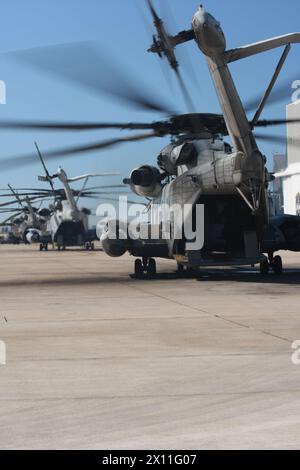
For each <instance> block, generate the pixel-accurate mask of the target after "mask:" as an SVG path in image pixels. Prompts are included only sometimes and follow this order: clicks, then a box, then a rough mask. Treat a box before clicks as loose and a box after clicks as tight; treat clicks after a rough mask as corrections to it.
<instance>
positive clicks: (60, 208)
mask: <svg viewBox="0 0 300 470" xmlns="http://www.w3.org/2000/svg"><path fill="white" fill-rule="evenodd" d="M35 145H36V149H37V152H38V155H39V158H40V160H41V163H42V165H43V168H44V171H45V176H39V177H38V179H39V180H40V181H45V182H48V183H49V184H50V186H51V192H52V194H53V196H54V203H53V204H51V205H50V206H49V208H50V211H51V215H50V217H49V218H48V221H47V231H48V232H49V233H50V237H51V241H52V243H55V244H56V246H57V249H58V250H65V248H66V247H67V246H84V247H85V249H86V250H94V240H96V239H97V236H96V230H90V229H89V227H88V216H89V215H90V210H89V209H79V207H78V201H79V199H80V198H82V197H90V198H92V197H96V196H97V195H99V194H101V193H99V192H97V191H94V189H95V188H92V190H90V189H89V188H86V184H87V182H88V180H89V178H92V177H97V176H118V175H119V173H93V174H92V173H91V174H85V175H81V176H77V177H75V178H68V176H67V174H66V172H65V171H64V170H63V169H62V168H61V167H59V168H58V171H57V173H56V174H54V175H52V176H51V175H50V174H49V172H48V169H47V167H46V165H45V162H44V160H43V157H42V155H41V152H40V150H39V147H38V145H37V144H35ZM55 178H58V179H59V180H60V182H61V183H62V185H63V188H64V189H63V190H62V191H61V190H58V191H57V190H55V189H54V185H53V180H54V179H55ZM82 180H83V181H84V184H83V187H82V189H81V190H76V191H75V190H73V189H71V187H70V183H72V182H76V181H82ZM119 187H122V186H121V185H119ZM96 189H101V187H99V186H98V187H97V188H96ZM112 191H113V190H112ZM51 192H50V193H51ZM102 195H103V193H102ZM43 249H45V250H47V242H44V243H42V245H41V250H43Z"/></svg>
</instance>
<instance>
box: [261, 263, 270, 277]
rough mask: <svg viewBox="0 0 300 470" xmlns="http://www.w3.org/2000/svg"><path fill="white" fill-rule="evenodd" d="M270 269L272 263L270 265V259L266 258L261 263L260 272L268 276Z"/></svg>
mask: <svg viewBox="0 0 300 470" xmlns="http://www.w3.org/2000/svg"><path fill="white" fill-rule="evenodd" d="M269 269H270V265H269V262H268V260H265V261H263V262H262V263H260V273H261V274H262V275H263V276H266V275H267V274H268V273H269Z"/></svg>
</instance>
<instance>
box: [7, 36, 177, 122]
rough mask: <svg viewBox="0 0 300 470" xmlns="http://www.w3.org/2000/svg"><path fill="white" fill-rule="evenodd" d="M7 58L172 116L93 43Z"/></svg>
mask: <svg viewBox="0 0 300 470" xmlns="http://www.w3.org/2000/svg"><path fill="white" fill-rule="evenodd" d="M8 56H9V57H11V58H13V59H17V60H19V61H21V62H24V63H27V64H29V65H31V66H33V67H35V68H38V69H41V70H42V71H44V72H47V73H50V74H52V75H55V76H59V77H60V78H64V79H66V80H68V81H71V82H73V83H76V84H77V85H80V86H82V87H84V88H87V89H88V90H90V91H93V92H96V93H97V94H99V93H100V94H101V95H103V93H106V94H109V95H111V96H113V97H115V98H118V99H121V100H122V101H126V102H127V103H129V104H130V105H133V106H134V107H138V108H140V109H144V110H148V111H156V112H162V113H164V114H168V115H169V114H173V112H172V111H171V109H170V108H169V107H168V106H167V105H166V103H164V100H163V99H161V98H158V97H154V96H153V93H150V92H149V91H147V90H146V87H145V86H141V84H139V83H138V82H137V80H136V77H135V78H134V77H133V76H131V77H130V76H129V75H127V74H126V73H125V72H124V70H123V69H121V67H120V68H119V67H117V65H116V62H118V60H115V61H114V62H112V61H109V60H108V54H104V53H101V51H100V48H99V47H96V43H95V42H92V41H87V42H77V43H71V44H60V45H55V46H48V47H41V48H35V49H30V50H23V51H18V52H12V53H9V55H8Z"/></svg>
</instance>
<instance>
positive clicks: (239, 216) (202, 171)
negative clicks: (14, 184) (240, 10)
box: [0, 0, 300, 277]
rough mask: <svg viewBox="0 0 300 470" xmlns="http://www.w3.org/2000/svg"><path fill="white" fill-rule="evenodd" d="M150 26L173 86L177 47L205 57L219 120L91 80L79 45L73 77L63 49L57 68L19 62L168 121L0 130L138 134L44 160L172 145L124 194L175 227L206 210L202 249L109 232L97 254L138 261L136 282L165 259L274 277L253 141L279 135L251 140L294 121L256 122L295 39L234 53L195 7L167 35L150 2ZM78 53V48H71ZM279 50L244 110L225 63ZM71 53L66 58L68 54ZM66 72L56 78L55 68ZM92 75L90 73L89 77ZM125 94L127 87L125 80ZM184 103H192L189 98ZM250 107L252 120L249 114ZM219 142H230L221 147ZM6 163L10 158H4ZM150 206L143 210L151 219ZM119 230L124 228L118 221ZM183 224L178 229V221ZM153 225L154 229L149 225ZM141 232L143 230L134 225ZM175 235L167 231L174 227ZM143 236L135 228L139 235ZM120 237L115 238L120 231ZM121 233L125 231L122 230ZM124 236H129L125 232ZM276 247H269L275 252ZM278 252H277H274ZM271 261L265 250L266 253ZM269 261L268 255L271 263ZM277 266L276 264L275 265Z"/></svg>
mask: <svg viewBox="0 0 300 470" xmlns="http://www.w3.org/2000/svg"><path fill="white" fill-rule="evenodd" d="M147 3H148V7H149V9H150V12H151V15H152V17H153V20H154V26H155V28H156V34H155V35H154V37H153V39H154V40H153V44H152V45H151V47H150V49H149V51H150V52H152V53H156V54H157V55H158V56H159V57H160V58H162V59H167V61H168V63H169V65H170V66H171V68H172V69H173V70H174V72H175V74H176V77H177V78H178V80H179V84H180V86H181V88H182V91H183V92H184V96H185V97H186V98H188V97H187V90H186V88H185V87H184V88H183V80H182V77H181V74H180V71H179V63H178V61H177V59H176V53H175V49H176V47H177V46H178V45H180V44H184V43H186V42H188V41H194V42H195V43H196V45H197V46H198V48H199V49H200V51H201V53H202V54H203V56H204V57H205V59H206V62H207V64H208V69H209V72H210V75H211V78H212V81H213V83H214V85H215V89H216V92H217V96H218V98H219V102H220V106H221V109H222V114H212V113H195V112H190V113H186V114H174V113H173V112H172V111H170V109H168V108H167V107H166V106H164V105H162V104H161V103H157V101H156V102H155V101H153V100H152V99H150V98H147V97H145V96H143V95H141V94H140V93H139V92H138V91H137V90H133V89H132V88H133V87H132V86H131V88H130V89H127V90H125V91H124V90H123V91H122V90H120V88H115V89H114V87H113V85H112V84H111V83H110V84H109V85H108V84H107V83H105V84H104V85H103V84H101V77H98V76H94V77H92V78H91V76H90V75H89V70H88V67H89V64H93V65H94V64H95V62H96V60H95V56H94V57H92V55H91V50H90V48H89V47H88V46H87V45H86V44H85V45H83V46H82V47H81V58H82V57H84V60H85V62H84V66H81V69H80V73H79V74H78V75H77V76H75V75H76V74H75V73H74V70H73V71H72V70H71V67H67V66H66V63H65V62H66V61H67V60H70V58H73V57H74V55H73V54H71V53H70V54H66V46H64V47H63V48H61V49H60V50H56V53H55V54H54V60H52V61H50V62H47V58H46V57H45V54H44V52H43V51H35V52H34V51H33V52H32V51H31V52H30V54H29V55H28V54H27V55H26V54H25V55H26V58H25V60H27V61H28V62H29V63H30V64H31V65H34V66H38V67H40V68H42V69H45V70H47V71H48V72H50V73H54V74H60V73H61V74H62V75H63V76H64V78H67V79H69V80H70V79H71V80H72V81H78V82H79V83H80V84H83V85H85V86H86V87H88V88H89V89H91V88H93V89H94V90H96V91H101V92H103V91H105V92H108V93H110V94H114V95H115V96H117V97H118V98H122V99H124V100H126V101H131V102H132V103H134V104H138V105H139V106H141V107H143V109H148V110H152V111H153V110H156V111H158V112H163V113H165V114H167V115H169V118H168V119H166V120H160V121H155V122H150V123H55V122H52V123H47V122H32V123H30V122H21V121H19V122H17V121H15V122H12V121H7V122H3V121H2V122H0V126H1V127H2V128H4V129H27V130H31V129H35V130H52V131H53V130H55V131H84V130H97V129H120V130H125V129H127V130H140V131H141V130H145V131H147V132H145V133H140V134H137V135H129V136H125V137H120V138H115V139H108V140H106V141H101V142H95V143H92V144H86V145H81V146H76V147H74V146H73V147H71V148H62V149H58V150H50V151H48V152H47V153H46V154H45V156H46V157H47V158H49V159H51V158H57V156H59V155H60V156H69V155H74V154H83V153H86V152H90V151H94V150H101V149H105V148H109V147H112V146H115V145H120V144H123V143H128V142H137V141H144V140H147V139H152V138H158V137H165V136H170V137H171V143H170V144H169V145H168V146H166V147H165V148H164V149H163V150H162V151H161V152H160V153H159V155H158V158H157V167H152V166H149V165H147V164H146V165H142V166H140V167H138V168H136V169H134V170H133V171H132V172H131V174H130V176H129V177H128V178H125V180H124V183H126V184H127V185H128V186H129V187H130V188H131V190H132V191H133V192H134V193H135V194H137V195H139V196H143V197H147V198H149V199H150V201H151V204H153V205H154V204H157V205H168V206H171V207H173V206H177V211H178V212H175V214H173V222H174V221H175V222H176V221H178V220H181V217H180V216H179V215H181V214H180V210H181V209H182V207H183V206H185V205H190V206H191V207H192V210H191V214H189V216H190V215H191V218H192V223H193V222H194V221H195V220H194V219H195V215H196V210H197V206H199V205H203V206H204V223H203V224H202V226H201V227H200V230H202V229H203V227H204V239H205V243H204V245H203V247H201V248H200V249H187V246H188V244H189V243H188V240H187V239H185V238H182V237H179V238H177V237H176V236H175V231H174V230H173V232H172V230H171V232H172V234H171V236H169V234H170V232H169V231H168V230H167V231H166V233H165V232H164V227H163V225H164V224H162V226H160V227H159V231H160V236H159V239H155V240H154V239H151V238H150V239H149V238H148V239H143V238H140V239H131V238H130V237H128V236H127V235H128V234H127V233H125V237H123V236H122V237H120V236H118V235H120V233H119V234H117V237H116V236H115V235H116V234H115V233H112V232H111V230H110V227H109V226H107V229H106V230H105V231H104V233H103V234H102V236H101V242H102V246H103V248H104V250H105V251H106V253H107V254H108V255H110V256H121V255H123V254H124V253H125V252H126V251H128V252H129V253H130V254H132V255H133V256H134V257H136V258H138V259H136V261H135V276H136V277H141V276H143V275H144V274H148V275H151V276H154V275H155V272H156V264H155V258H156V257H163V258H171V259H174V260H176V261H177V264H178V267H179V269H180V270H181V269H183V268H185V267H188V268H192V269H198V268H200V267H202V266H226V265H228V266H234V265H256V264H260V270H261V272H262V273H265V271H266V268H268V269H269V267H272V268H273V270H274V271H275V272H276V271H277V272H279V271H280V269H279V268H280V263H279V262H277V263H278V265H276V264H274V261H273V260H272V259H268V257H267V256H266V255H265V253H266V250H265V248H264V246H263V242H264V234H265V231H266V229H267V227H268V226H269V224H270V219H269V214H268V202H267V188H268V185H269V183H270V182H271V181H272V179H273V175H272V174H271V173H269V172H268V170H267V168H266V157H265V156H264V155H263V154H262V153H261V151H260V150H259V147H258V145H257V141H258V140H265V141H267V140H269V141H273V142H279V137H278V136H270V135H266V134H258V133H254V129H255V128H257V127H268V126H278V125H282V124H285V123H287V122H294V123H298V122H299V120H287V119H273V120H270V119H269V120H266V119H260V118H261V115H262V112H263V110H264V108H265V106H266V105H267V104H268V102H269V103H270V101H271V99H270V95H271V93H272V91H273V88H274V86H275V84H276V82H277V79H278V77H279V74H280V72H281V70H282V68H283V65H284V63H285V60H286V58H287V56H288V53H289V51H290V49H291V44H292V43H299V42H300V33H292V34H287V35H284V36H280V37H276V38H271V39H268V40H265V41H261V42H257V43H254V44H250V45H247V46H243V47H240V48H235V49H231V50H227V48H226V38H225V34H224V32H223V30H222V28H221V25H220V23H219V22H218V21H217V20H216V19H215V18H214V17H213V16H212V15H211V14H210V13H207V12H206V11H205V9H204V7H203V5H200V7H199V8H198V10H197V11H196V13H195V14H194V16H193V20H192V27H191V28H190V29H188V30H185V31H181V32H180V33H178V34H177V35H175V36H171V35H170V34H169V33H168V32H167V31H166V28H165V26H164V23H163V21H162V20H161V19H160V18H159V16H158V14H157V13H156V10H155V9H154V6H153V4H152V1H151V0H148V1H147ZM75 47H77V48H79V45H78V44H77V45H76V46H75ZM278 47H284V51H283V53H282V55H281V57H280V60H279V62H278V65H277V67H276V70H275V72H274V74H273V76H272V79H271V81H270V83H269V86H268V87H267V89H266V91H265V93H264V95H263V97H262V98H261V99H260V102H259V104H258V107H257V108H255V107H253V104H252V108H251V106H248V107H246V106H243V104H242V102H241V99H240V97H239V95H238V92H237V90H236V87H235V84H234V81H233V78H232V75H231V72H230V70H229V67H228V65H229V64H230V63H232V62H234V61H238V60H241V59H244V58H247V57H250V56H253V55H256V54H259V53H262V52H265V51H268V50H271V49H275V48H278ZM72 50H73V49H72V47H71V49H70V51H72ZM59 62H60V65H61V64H63V65H65V67H64V70H63V72H60V70H59V69H60V67H57V63H59ZM94 71H95V70H94ZM120 82H122V86H123V88H124V89H125V88H126V86H127V84H126V81H122V80H120ZM187 101H190V100H187ZM252 109H256V112H255V115H254V117H253V119H251V120H249V119H248V117H247V114H246V112H248V111H251V110H252ZM224 137H230V139H231V143H230V144H229V143H227V142H226V141H225V140H224ZM31 159H32V156H31V155H28V156H21V157H17V158H14V159H12V160H11V164H12V163H13V162H18V163H20V164H26V163H29V162H31ZM5 164H9V159H5ZM151 204H150V205H149V210H150V211H151ZM115 222H116V223H115V225H116V227H117V228H120V226H121V225H122V224H121V221H115ZM183 222H185V221H183ZM148 225H150V228H151V225H153V224H152V222H151V221H150V223H149V224H148ZM141 228H142V227H141ZM173 228H174V227H173ZM142 231H143V230H141V232H142ZM119 232H120V230H119ZM121 232H124V230H123V229H122V230H121ZM125 232H127V228H126V227H125ZM274 246H275V245H274ZM274 251H276V250H274ZM270 253H271V251H270ZM269 258H270V257H269ZM280 262H281V263H282V260H281V259H280Z"/></svg>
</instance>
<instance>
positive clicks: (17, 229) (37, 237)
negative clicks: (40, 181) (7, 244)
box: [0, 185, 51, 244]
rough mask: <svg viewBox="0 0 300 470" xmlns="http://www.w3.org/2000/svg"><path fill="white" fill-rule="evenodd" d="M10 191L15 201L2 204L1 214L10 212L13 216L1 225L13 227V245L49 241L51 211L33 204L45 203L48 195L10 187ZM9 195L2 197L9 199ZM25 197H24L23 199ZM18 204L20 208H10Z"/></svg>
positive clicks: (37, 191)
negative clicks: (48, 225)
mask: <svg viewBox="0 0 300 470" xmlns="http://www.w3.org/2000/svg"><path fill="white" fill-rule="evenodd" d="M8 187H9V190H10V191H11V193H12V195H13V196H14V197H15V199H14V200H12V201H9V202H4V203H1V204H0V212H1V213H5V212H9V213H11V214H12V215H11V216H10V217H9V218H7V219H6V220H5V221H3V222H2V223H1V225H2V226H8V225H9V226H10V227H11V232H10V234H11V240H12V242H13V243H15V242H16V241H19V242H20V241H22V242H23V243H25V244H34V243H39V242H40V241H41V240H42V239H49V236H48V234H47V233H46V224H47V219H48V218H49V217H50V214H51V212H50V210H49V209H47V208H41V207H40V208H36V207H35V206H34V205H33V202H43V201H44V199H45V197H46V195H45V193H44V192H43V191H40V190H38V189H37V190H31V191H34V193H33V192H28V191H27V190H24V189H22V191H26V192H22V193H20V192H19V191H18V190H16V189H14V188H12V186H11V185H8ZM8 196H9V194H5V193H2V194H0V197H5V198H6V197H8ZM22 196H23V197H22ZM15 202H17V203H18V204H19V207H16V208H13V207H10V206H11V205H12V204H15Z"/></svg>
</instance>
